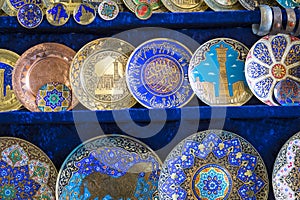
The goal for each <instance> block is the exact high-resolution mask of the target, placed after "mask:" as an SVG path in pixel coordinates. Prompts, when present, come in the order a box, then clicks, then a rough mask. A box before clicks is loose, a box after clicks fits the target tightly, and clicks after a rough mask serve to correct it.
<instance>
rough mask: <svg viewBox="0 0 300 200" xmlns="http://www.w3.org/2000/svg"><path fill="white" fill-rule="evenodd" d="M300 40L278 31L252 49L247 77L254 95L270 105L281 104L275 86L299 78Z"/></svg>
mask: <svg viewBox="0 0 300 200" xmlns="http://www.w3.org/2000/svg"><path fill="white" fill-rule="evenodd" d="M299 61H300V40H299V39H298V38H296V37H293V36H289V35H284V34H278V35H275V36H265V37H263V38H262V39H260V40H258V41H257V42H256V43H255V44H254V45H253V46H252V48H251V49H250V51H249V54H248V56H247V59H246V64H245V76H246V80H247V83H248V85H249V87H250V89H251V91H252V92H253V94H254V95H255V96H256V97H257V98H258V99H259V100H261V101H262V102H264V103H266V104H268V105H273V106H275V105H278V103H277V102H276V99H274V87H275V85H276V83H277V82H279V81H281V80H284V79H287V78H289V79H291V80H294V81H296V82H298V83H299V81H300V67H299Z"/></svg>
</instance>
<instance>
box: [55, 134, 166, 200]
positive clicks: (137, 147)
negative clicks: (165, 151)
mask: <svg viewBox="0 0 300 200" xmlns="http://www.w3.org/2000/svg"><path fill="white" fill-rule="evenodd" d="M160 170H161V161H160V159H159V157H158V156H157V155H156V154H155V153H154V152H153V151H152V150H151V149H150V148H149V147H148V146H146V145H145V144H143V143H141V142H139V141H137V140H135V139H133V138H129V137H125V136H120V135H107V136H101V137H96V138H93V139H91V140H88V141H86V142H84V143H83V144H81V145H79V146H78V147H77V148H76V149H74V150H73V151H72V153H71V154H70V155H69V156H68V158H67V159H66V160H65V162H64V163H63V165H62V167H61V169H60V171H59V175H58V179H57V184H56V197H57V200H66V199H82V200H83V199H99V200H102V199H115V200H118V199H124V200H125V199H126V200H129V199H132V200H133V199H157V198H158V197H157V195H158V194H157V184H158V178H159V174H160Z"/></svg>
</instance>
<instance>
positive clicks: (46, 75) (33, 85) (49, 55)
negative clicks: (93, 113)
mask: <svg viewBox="0 0 300 200" xmlns="http://www.w3.org/2000/svg"><path fill="white" fill-rule="evenodd" d="M74 55H75V51H73V50H72V49H70V48H69V47H67V46H65V45H62V44H58V43H42V44H38V45H36V46H34V47H31V48H30V49H28V50H27V51H25V52H24V53H23V54H22V55H21V57H20V58H19V59H18V61H17V62H16V66H15V70H14V72H13V78H12V83H13V87H14V90H15V93H16V96H17V98H18V99H19V100H20V101H21V103H22V104H23V105H24V106H25V107H26V108H27V109H28V110H30V111H33V112H39V111H40V109H39V108H38V106H37V104H36V94H37V93H38V91H39V89H40V88H41V87H42V86H43V85H45V84H46V83H50V82H58V83H62V84H64V85H66V86H67V87H68V88H71V85H70V81H69V69H70V65H71V61H72V59H73V57H74ZM77 103H78V100H77V99H76V98H75V97H74V95H73V96H72V104H71V106H70V107H69V108H68V110H70V109H72V108H74V107H75V106H76V105H77Z"/></svg>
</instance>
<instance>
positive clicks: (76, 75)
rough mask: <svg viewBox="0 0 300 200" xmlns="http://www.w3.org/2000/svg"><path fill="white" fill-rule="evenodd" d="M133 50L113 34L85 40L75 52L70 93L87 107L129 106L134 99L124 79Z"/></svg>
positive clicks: (99, 108) (96, 108) (106, 108)
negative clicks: (111, 36) (71, 91)
mask: <svg viewBox="0 0 300 200" xmlns="http://www.w3.org/2000/svg"><path fill="white" fill-rule="evenodd" d="M133 50H134V47H133V46H132V45H130V44H129V43H127V42H125V41H123V40H120V39H117V38H102V39H98V40H94V41H92V42H90V43H88V44H86V45H85V46H84V47H83V48H82V49H81V50H79V51H78V53H77V54H76V55H75V57H74V59H73V62H72V65H71V69H70V79H71V85H72V88H73V91H74V94H75V95H76V97H77V98H78V99H79V101H80V102H81V103H82V104H83V105H84V106H85V107H87V108H88V109H90V110H116V109H124V108H130V107H132V106H133V105H134V104H135V103H136V101H135V99H134V98H133V96H132V95H131V94H130V92H129V90H128V88H127V86H126V83H125V76H124V75H125V66H126V63H127V60H128V58H129V56H130V54H131V53H132V51H133Z"/></svg>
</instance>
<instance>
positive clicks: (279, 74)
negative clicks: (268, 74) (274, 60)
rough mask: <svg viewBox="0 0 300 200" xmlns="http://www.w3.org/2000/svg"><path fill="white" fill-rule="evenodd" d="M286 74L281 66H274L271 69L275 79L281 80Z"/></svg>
mask: <svg viewBox="0 0 300 200" xmlns="http://www.w3.org/2000/svg"><path fill="white" fill-rule="evenodd" d="M285 74H286V69H285V67H284V66H283V65H282V64H275V65H274V66H273V67H272V75H273V77H274V78H276V79H282V78H283V77H284V76H285Z"/></svg>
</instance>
